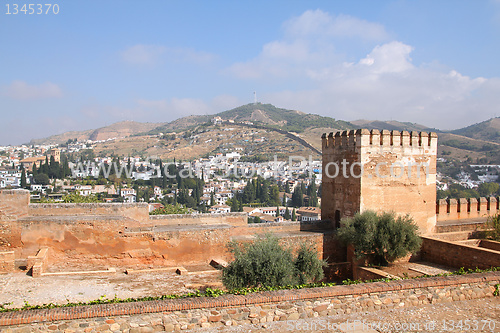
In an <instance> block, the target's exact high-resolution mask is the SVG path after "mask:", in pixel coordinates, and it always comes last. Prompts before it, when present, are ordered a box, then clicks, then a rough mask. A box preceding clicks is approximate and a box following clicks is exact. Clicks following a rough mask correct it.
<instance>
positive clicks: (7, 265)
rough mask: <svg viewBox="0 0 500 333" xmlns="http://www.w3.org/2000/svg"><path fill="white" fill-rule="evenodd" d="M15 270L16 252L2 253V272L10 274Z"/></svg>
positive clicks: (0, 257) (0, 269)
mask: <svg viewBox="0 0 500 333" xmlns="http://www.w3.org/2000/svg"><path fill="white" fill-rule="evenodd" d="M14 269H15V254H14V251H5V252H0V272H2V273H10V272H13V271H14Z"/></svg>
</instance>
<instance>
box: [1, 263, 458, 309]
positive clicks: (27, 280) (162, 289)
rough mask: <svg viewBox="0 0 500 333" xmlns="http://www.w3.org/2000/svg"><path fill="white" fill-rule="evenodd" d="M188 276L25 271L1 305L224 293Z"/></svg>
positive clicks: (207, 276) (6, 281) (421, 270)
mask: <svg viewBox="0 0 500 333" xmlns="http://www.w3.org/2000/svg"><path fill="white" fill-rule="evenodd" d="M185 268H186V270H187V271H186V272H184V273H185V274H182V275H179V274H177V273H176V272H175V271H173V270H172V271H156V272H155V271H150V272H140V273H134V274H126V273H125V271H124V270H117V271H116V273H100V274H83V275H44V276H41V277H37V278H33V277H31V276H29V275H27V274H26V271H19V272H17V273H9V274H3V275H0V305H4V306H5V307H9V308H18V307H22V306H23V305H25V304H26V303H28V304H30V305H41V304H48V303H54V304H65V303H68V302H88V301H92V300H96V299H99V298H108V299H111V298H114V297H117V298H140V297H146V296H161V295H171V294H184V293H188V292H191V291H194V290H196V289H200V290H201V289H204V288H206V287H215V288H219V289H222V288H223V286H222V283H221V278H220V277H221V272H220V271H218V270H216V269H214V268H213V267H212V266H210V265H197V266H185ZM380 269H382V270H384V271H386V272H387V273H389V274H392V275H396V276H401V277H405V276H407V277H415V276H421V275H423V274H440V273H445V272H450V271H452V269H450V268H447V267H443V266H439V265H435V264H431V263H426V262H419V263H401V264H397V265H391V266H389V267H380ZM89 270H105V268H104V267H82V266H80V267H78V265H77V264H75V265H74V267H71V269H70V268H69V267H68V266H67V265H63V264H60V265H58V266H56V265H52V267H51V269H50V270H49V272H52V273H54V272H74V271H89Z"/></svg>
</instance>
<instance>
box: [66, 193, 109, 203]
mask: <svg viewBox="0 0 500 333" xmlns="http://www.w3.org/2000/svg"><path fill="white" fill-rule="evenodd" d="M62 200H63V202H64V203H96V202H102V200H99V198H98V197H97V196H96V195H95V194H91V195H81V194H78V193H71V194H68V195H65V196H64V197H63V198H62Z"/></svg>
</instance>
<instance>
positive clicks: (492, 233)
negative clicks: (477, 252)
mask: <svg viewBox="0 0 500 333" xmlns="http://www.w3.org/2000/svg"><path fill="white" fill-rule="evenodd" d="M486 227H487V228H488V229H490V230H488V231H486V237H487V238H489V239H492V240H494V241H497V242H500V215H499V214H497V215H494V216H489V217H488V221H487V222H486Z"/></svg>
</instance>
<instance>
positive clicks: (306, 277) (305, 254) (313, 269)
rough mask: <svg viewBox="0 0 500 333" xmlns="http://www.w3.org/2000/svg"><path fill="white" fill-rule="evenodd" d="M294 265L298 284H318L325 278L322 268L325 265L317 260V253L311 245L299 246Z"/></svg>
mask: <svg viewBox="0 0 500 333" xmlns="http://www.w3.org/2000/svg"><path fill="white" fill-rule="evenodd" d="M294 264H295V269H296V272H297V277H298V280H299V281H298V282H299V284H306V283H311V282H318V281H320V280H322V279H323V277H324V276H325V274H324V272H323V267H325V266H327V264H326V262H325V261H323V260H320V259H318V253H317V252H316V249H315V248H314V247H313V246H312V245H307V244H304V243H303V244H301V245H300V249H299V251H298V253H297V258H296V259H295V262H294Z"/></svg>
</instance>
